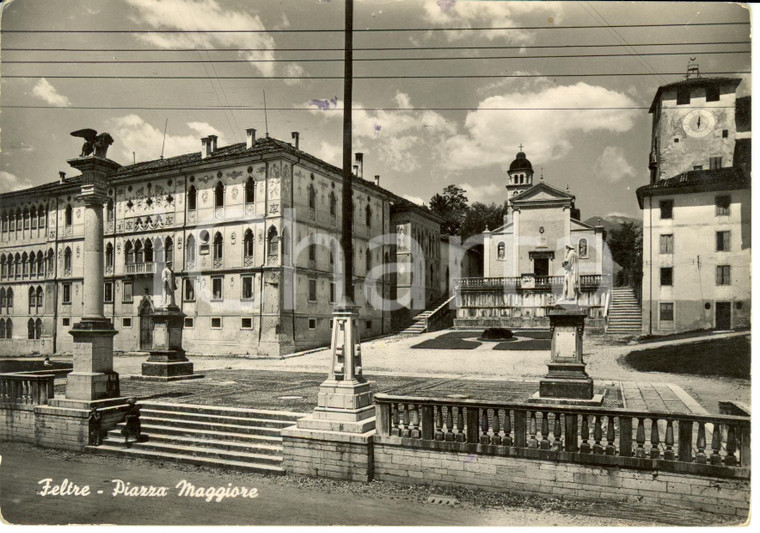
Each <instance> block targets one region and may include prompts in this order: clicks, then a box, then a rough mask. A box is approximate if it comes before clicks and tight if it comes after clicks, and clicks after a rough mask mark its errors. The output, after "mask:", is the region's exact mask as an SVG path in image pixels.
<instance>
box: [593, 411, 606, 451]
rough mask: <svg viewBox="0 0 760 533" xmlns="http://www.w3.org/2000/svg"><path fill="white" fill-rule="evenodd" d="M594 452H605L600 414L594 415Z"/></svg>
mask: <svg viewBox="0 0 760 533" xmlns="http://www.w3.org/2000/svg"><path fill="white" fill-rule="evenodd" d="M594 453H599V454H603V453H604V446H602V417H601V416H599V415H594Z"/></svg>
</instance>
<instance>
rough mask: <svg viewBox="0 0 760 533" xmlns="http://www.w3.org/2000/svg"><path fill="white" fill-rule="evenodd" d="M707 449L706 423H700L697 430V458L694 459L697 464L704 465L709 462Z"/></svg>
mask: <svg viewBox="0 0 760 533" xmlns="http://www.w3.org/2000/svg"><path fill="white" fill-rule="evenodd" d="M706 447H707V439H706V437H705V423H704V422H699V428H698V429H697V456H696V457H695V458H694V461H695V462H697V463H702V464H705V463H706V462H707V455H706V454H705V448H706Z"/></svg>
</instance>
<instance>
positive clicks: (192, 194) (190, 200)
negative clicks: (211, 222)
mask: <svg viewBox="0 0 760 533" xmlns="http://www.w3.org/2000/svg"><path fill="white" fill-rule="evenodd" d="M197 202H198V189H196V188H195V185H191V186H190V188H189V189H188V190H187V210H188V211H195V206H196V204H197Z"/></svg>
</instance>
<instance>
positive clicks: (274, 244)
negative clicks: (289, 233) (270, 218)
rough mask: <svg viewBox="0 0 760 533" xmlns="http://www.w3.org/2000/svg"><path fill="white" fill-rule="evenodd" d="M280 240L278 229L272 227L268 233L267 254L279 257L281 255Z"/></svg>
mask: <svg viewBox="0 0 760 533" xmlns="http://www.w3.org/2000/svg"><path fill="white" fill-rule="evenodd" d="M279 244H280V242H279V239H278V236H277V228H275V227H274V226H272V227H271V228H269V232H268V233H267V253H268V255H270V256H273V255H278V254H279V253H280V247H279Z"/></svg>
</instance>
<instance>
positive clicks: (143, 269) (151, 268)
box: [126, 262, 156, 274]
mask: <svg viewBox="0 0 760 533" xmlns="http://www.w3.org/2000/svg"><path fill="white" fill-rule="evenodd" d="M126 267H127V274H155V273H156V263H153V262H150V263H129V264H127V265H126Z"/></svg>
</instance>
